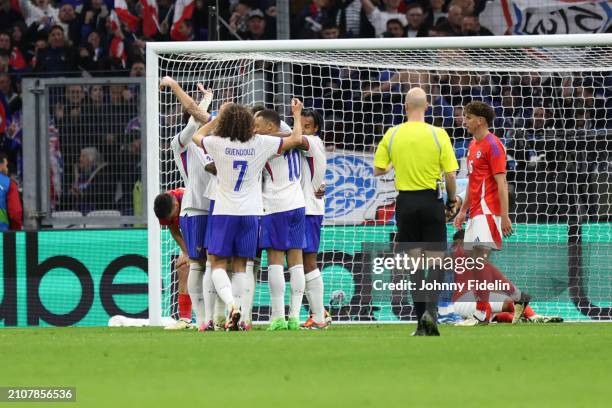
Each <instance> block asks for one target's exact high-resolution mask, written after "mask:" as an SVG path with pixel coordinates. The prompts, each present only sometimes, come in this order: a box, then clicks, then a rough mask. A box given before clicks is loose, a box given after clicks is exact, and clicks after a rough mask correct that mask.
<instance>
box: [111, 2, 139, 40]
mask: <svg viewBox="0 0 612 408" xmlns="http://www.w3.org/2000/svg"><path fill="white" fill-rule="evenodd" d="M115 12H116V13H117V16H119V20H121V21H122V22H123V24H125V26H126V28H127V29H128V30H129V31H131V32H136V30H137V29H138V22H139V19H138V17H136V16H135V15H133V14H132V13H130V11H129V10H128V6H127V3H126V2H125V0H115Z"/></svg>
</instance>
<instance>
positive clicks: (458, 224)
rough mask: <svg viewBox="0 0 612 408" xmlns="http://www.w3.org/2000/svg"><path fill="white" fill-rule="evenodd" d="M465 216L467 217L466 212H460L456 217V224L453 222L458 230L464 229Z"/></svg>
mask: <svg viewBox="0 0 612 408" xmlns="http://www.w3.org/2000/svg"><path fill="white" fill-rule="evenodd" d="M465 215H466V214H465V211H463V210H461V211H459V214H457V217H455V222H453V225H454V226H455V228H457V229H458V230H462V229H463V223H464V222H465Z"/></svg>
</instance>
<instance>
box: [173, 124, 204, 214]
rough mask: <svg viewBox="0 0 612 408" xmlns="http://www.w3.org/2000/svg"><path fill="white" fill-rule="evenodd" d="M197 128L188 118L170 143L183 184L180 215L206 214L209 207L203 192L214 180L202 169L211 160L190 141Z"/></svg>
mask: <svg viewBox="0 0 612 408" xmlns="http://www.w3.org/2000/svg"><path fill="white" fill-rule="evenodd" d="M197 130H198V129H197V125H196V124H195V122H193V121H192V120H190V121H189V123H188V124H187V126H185V128H184V129H183V131H182V132H181V133H179V134H178V135H176V136H174V139H172V142H171V143H170V146H171V148H172V153H173V154H174V161H175V162H176V165H177V167H178V169H179V172H180V173H181V177H182V179H183V183H184V184H185V194H184V195H183V201H182V203H181V215H197V214H208V210H209V207H210V201H209V199H208V197H207V196H206V194H205V193H206V191H207V189H208V188H209V185H210V184H211V183H212V182H213V181H214V180H212V177H213V176H212V174H210V173H209V172H207V171H206V170H204V167H205V166H206V165H207V164H208V163H210V162H211V161H212V158H211V157H210V156H208V155H206V154H205V153H204V151H203V150H202V149H200V148H199V147H198V146H196V145H195V144H194V143H193V142H192V137H193V135H194V134H195V132H196V131H197Z"/></svg>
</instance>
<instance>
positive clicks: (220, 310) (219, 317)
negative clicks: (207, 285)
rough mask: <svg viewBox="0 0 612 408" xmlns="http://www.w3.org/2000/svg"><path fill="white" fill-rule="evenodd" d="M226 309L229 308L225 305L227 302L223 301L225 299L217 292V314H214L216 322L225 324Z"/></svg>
mask: <svg viewBox="0 0 612 408" xmlns="http://www.w3.org/2000/svg"><path fill="white" fill-rule="evenodd" d="M215 293H216V292H215ZM226 309H227V306H226V305H225V303H223V299H221V297H220V296H219V294H218V293H217V295H216V296H215V314H214V316H215V318H214V321H215V324H217V325H221V326H222V325H224V324H225V320H226V316H225V310H226Z"/></svg>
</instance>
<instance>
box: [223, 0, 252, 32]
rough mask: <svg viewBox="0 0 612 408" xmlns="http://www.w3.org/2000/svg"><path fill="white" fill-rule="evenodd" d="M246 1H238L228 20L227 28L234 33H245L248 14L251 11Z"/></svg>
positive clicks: (248, 2)
mask: <svg viewBox="0 0 612 408" xmlns="http://www.w3.org/2000/svg"><path fill="white" fill-rule="evenodd" d="M250 3H251V2H250V1H248V0H241V1H239V2H238V3H237V4H236V6H235V7H234V11H233V13H232V15H231V17H230V19H229V26H230V28H231V29H232V30H233V31H234V32H237V33H239V32H246V31H247V20H248V18H249V17H248V16H249V13H250V12H251V11H252V10H253V8H252V7H251V4H250Z"/></svg>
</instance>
